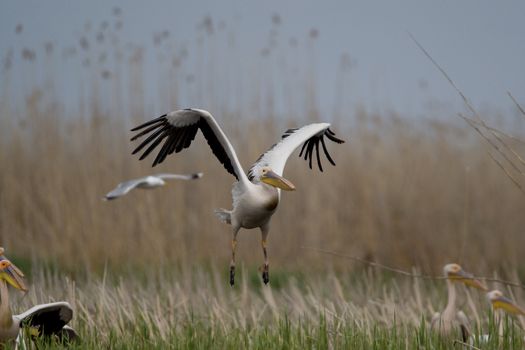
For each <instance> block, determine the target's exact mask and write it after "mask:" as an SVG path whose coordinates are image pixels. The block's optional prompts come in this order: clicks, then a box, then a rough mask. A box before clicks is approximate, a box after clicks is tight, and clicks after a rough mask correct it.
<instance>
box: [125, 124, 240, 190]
mask: <svg viewBox="0 0 525 350" xmlns="http://www.w3.org/2000/svg"><path fill="white" fill-rule="evenodd" d="M146 127H147V129H145V130H143V131H141V132H139V133H138V134H137V135H134V136H133V137H132V138H131V141H134V140H136V139H138V138H139V137H141V136H144V135H146V134H148V133H151V134H150V135H149V136H148V137H147V138H146V139H145V140H144V141H142V143H141V144H140V145H139V146H138V147H137V148H135V150H133V152H132V154H136V153H137V152H139V151H141V150H142V149H143V148H144V147H145V146H146V145H148V144H149V147H148V148H147V149H146V151H144V153H143V154H142V155H141V156H140V160H142V159H144V158H146V157H147V156H148V155H149V154H150V153H151V152H152V151H153V150H154V149H155V148H156V147H157V146H158V145H159V144H160V143H161V142H162V141H163V140H164V139H166V138H167V139H166V141H165V142H164V144H163V145H162V147H161V149H160V151H159V153H158V154H157V156H156V157H155V160H154V161H153V165H152V166H155V165H157V164H160V163H162V162H163V161H164V160H165V159H166V157H167V156H168V155H170V154H172V153H173V152H175V153H179V152H180V151H182V150H183V149H185V148H188V147H189V146H190V144H191V142H192V141H193V140H194V139H195V135H197V131H198V130H199V129H201V131H202V134H203V135H204V138H206V141H207V142H208V145H210V148H211V150H212V152H213V154H214V155H215V156H216V157H217V159H219V161H220V162H221V164H222V165H223V166H224V168H225V169H226V170H227V171H228V172H229V173H230V174H232V175H233V176H235V178H236V179H237V180H238V177H237V174H235V171H234V168H233V164H232V162H231V160H230V158H229V157H228V154H227V153H226V150H225V149H224V148H223V147H222V145H221V143H220V142H219V140H218V139H217V136H215V133H214V132H213V130H212V129H211V127H210V125H209V124H208V122H207V121H206V119H205V118H203V117H201V118H200V119H199V121H198V122H196V123H194V124H191V125H187V126H181V127H177V126H174V125H172V124H170V122H169V121H168V119H167V115H166V114H165V115H162V116H160V117H158V118H155V119H153V120H150V121H149V122H146V123H144V124H141V125H139V126H137V127H135V128H133V129H131V131H137V130H140V129H142V128H146Z"/></svg>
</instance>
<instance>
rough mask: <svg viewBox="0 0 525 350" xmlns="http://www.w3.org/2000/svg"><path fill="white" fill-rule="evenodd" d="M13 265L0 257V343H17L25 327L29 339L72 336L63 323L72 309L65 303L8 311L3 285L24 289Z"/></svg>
mask: <svg viewBox="0 0 525 350" xmlns="http://www.w3.org/2000/svg"><path fill="white" fill-rule="evenodd" d="M13 267H14V265H13V264H12V263H11V262H10V261H9V260H7V259H5V258H4V259H3V260H0V298H1V299H0V343H1V344H5V343H7V342H9V341H14V340H16V342H17V346H18V343H19V342H20V340H21V339H20V336H22V334H21V332H20V331H21V330H26V331H27V333H28V335H30V336H31V338H33V339H36V338H39V337H44V338H50V337H55V338H56V339H57V340H58V341H61V342H62V341H66V340H67V341H69V340H74V339H76V338H77V334H76V332H75V330H74V329H73V328H71V327H68V326H66V324H67V323H68V322H69V321H70V320H71V318H72V317H73V309H72V308H71V306H70V305H69V303H67V302H56V303H49V304H41V305H36V306H33V307H32V308H30V309H29V310H27V311H25V312H23V313H21V314H19V315H13V314H12V311H11V307H10V305H9V292H8V287H7V285H8V284H10V285H11V286H13V287H14V288H16V289H18V290H21V291H24V292H25V291H27V287H26V285H25V283H24V281H23V279H22V278H20V276H17V274H16V272H14V271H15V269H13ZM15 268H16V267H15ZM16 270H19V269H18V268H16ZM22 341H23V339H22Z"/></svg>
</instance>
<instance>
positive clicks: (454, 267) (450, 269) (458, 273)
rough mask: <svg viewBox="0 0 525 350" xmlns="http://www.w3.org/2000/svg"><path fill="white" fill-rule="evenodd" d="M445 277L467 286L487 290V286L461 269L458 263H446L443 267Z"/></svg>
mask: <svg viewBox="0 0 525 350" xmlns="http://www.w3.org/2000/svg"><path fill="white" fill-rule="evenodd" d="M443 272H444V274H445V277H446V278H447V279H449V280H451V281H453V282H463V283H464V284H465V285H467V286H469V287H474V288H477V289H481V290H485V291H486V290H487V287H485V285H483V283H481V281H480V280H477V279H475V278H474V276H473V275H472V274H471V273H469V272H466V271H465V270H463V268H462V267H461V266H459V265H458V264H447V265H445V267H444V268H443Z"/></svg>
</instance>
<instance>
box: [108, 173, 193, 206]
mask: <svg viewBox="0 0 525 350" xmlns="http://www.w3.org/2000/svg"><path fill="white" fill-rule="evenodd" d="M201 177H202V173H195V174H157V175H149V176H145V177H141V178H140V179H134V180H129V181H124V182H121V183H119V184H118V186H117V187H116V188H115V189H114V190H112V191H111V192H109V193H108V194H106V196H104V198H103V199H104V200H112V199H116V198H119V197H122V196H124V195H125V194H127V193H128V192H129V191H131V190H133V189H135V188H142V189H152V188H156V187H160V186H164V185H165V184H166V181H164V180H196V179H200V178H201Z"/></svg>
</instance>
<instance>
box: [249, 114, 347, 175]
mask: <svg viewBox="0 0 525 350" xmlns="http://www.w3.org/2000/svg"><path fill="white" fill-rule="evenodd" d="M325 137H326V138H327V139H328V140H330V141H333V142H335V143H343V142H344V141H343V140H340V139H338V138H337V137H335V133H334V132H333V131H332V130H330V124H328V123H316V124H309V125H305V126H303V127H301V128H298V129H289V130H286V132H285V133H284V134H283V136H282V139H281V141H279V142H278V143H276V144H275V145H273V146H272V147H270V149H269V150H268V151H266V152H265V153H263V154H262V155H261V156H260V157H259V159H258V160H257V161H256V162H255V164H254V165H253V166H252V167H251V168H250V171H249V173H248V177H249V178H250V179H251V178H252V177H253V175H254V172H256V171H257V169H258V168H261V167H264V166H269V167H271V168H272V170H273V171H274V172H276V173H277V174H279V175H282V174H283V171H284V166H285V165H286V161H287V160H288V157H289V156H290V155H291V154H292V153H293V151H295V149H297V148H298V147H299V146H300V145H301V144H302V145H303V146H302V148H301V152H300V153H299V157H303V155H304V159H305V160H307V161H308V165H309V166H310V169H312V160H313V157H314V151H315V156H316V158H317V165H318V167H319V170H321V171H323V166H322V164H321V155H320V152H319V144H321V146H322V148H323V151H324V154H325V156H326V158H327V159H328V161H329V162H330V163H331V164H332V165H335V162H334V160H333V159H332V157H331V156H330V154H329V153H328V149H327V148H326V143H325Z"/></svg>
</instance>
